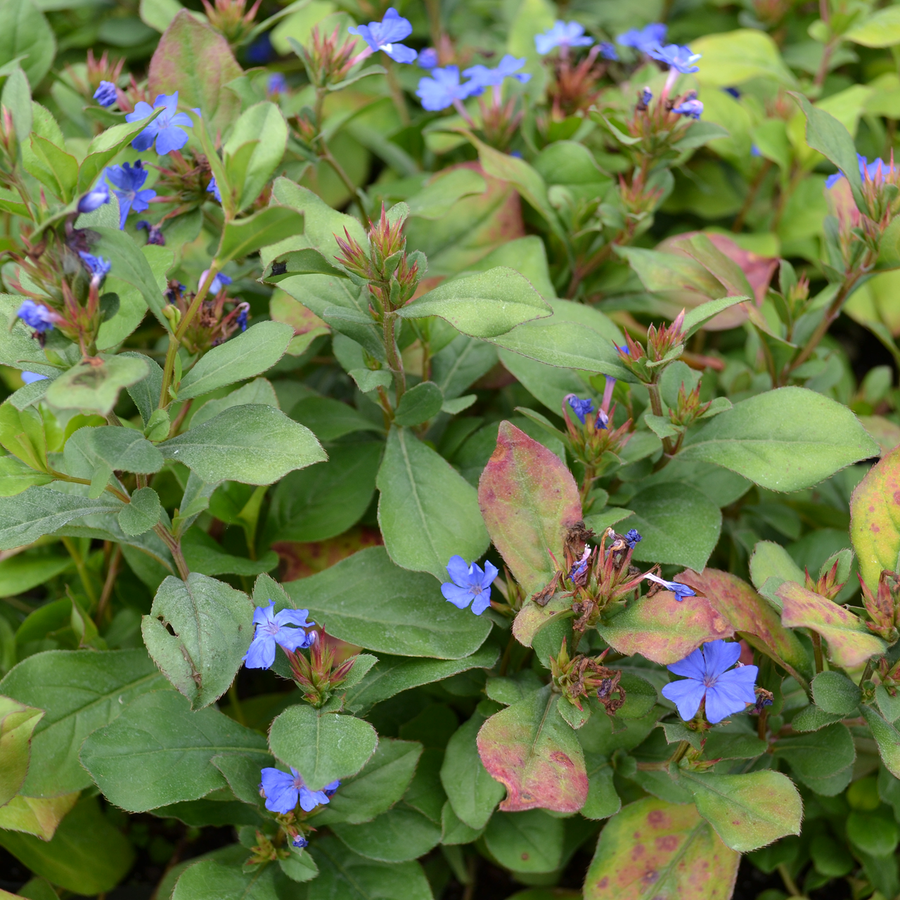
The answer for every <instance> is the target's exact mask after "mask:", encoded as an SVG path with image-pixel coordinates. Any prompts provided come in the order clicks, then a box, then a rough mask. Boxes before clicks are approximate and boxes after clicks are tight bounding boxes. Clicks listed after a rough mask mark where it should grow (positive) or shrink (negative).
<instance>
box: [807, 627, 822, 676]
mask: <svg viewBox="0 0 900 900" xmlns="http://www.w3.org/2000/svg"><path fill="white" fill-rule="evenodd" d="M809 636H810V637H811V638H812V645H813V656H814V657H815V662H816V674H817V675H818V674H819V672H821V671H822V670H823V669H824V668H825V660H824V659H823V657H822V638H821V637H819V635H818V634H817V633H816V632H815V631H812V630H810V632H809Z"/></svg>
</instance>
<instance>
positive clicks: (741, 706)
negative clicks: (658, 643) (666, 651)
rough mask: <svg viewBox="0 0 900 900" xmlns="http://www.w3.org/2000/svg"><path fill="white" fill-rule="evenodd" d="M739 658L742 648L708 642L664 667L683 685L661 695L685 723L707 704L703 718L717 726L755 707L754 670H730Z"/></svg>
mask: <svg viewBox="0 0 900 900" xmlns="http://www.w3.org/2000/svg"><path fill="white" fill-rule="evenodd" d="M740 655H741V645H740V644H737V643H727V642H726V641H710V642H709V643H706V644H704V645H703V646H702V647H700V648H698V649H697V650H694V652H693V653H691V654H690V655H689V656H686V657H685V658H684V659H682V660H681V661H680V662H677V663H673V664H672V665H671V666H667V668H668V670H669V671H670V672H673V673H674V674H675V675H683V676H684V681H671V682H669V683H668V684H667V685H665V687H663V689H662V695H663V697H665V698H666V699H667V700H671V701H672V702H673V703H674V704H675V706H676V707H677V708H678V715H679V716H681V718H682V719H684V720H685V722H688V721H690V720H691V719H693V718H694V716H695V715H697V710H699V709H700V704H701V703H703V701H704V700H705V701H706V707H705V709H706V718H707V721H708V722H710V723H711V724H712V725H716V724H717V723H719V722H721V721H722V720H723V719H725V718H726V717H728V716H730V715H732V714H734V713H739V712H743V711H744V710H745V709H746V707H747V704H748V703H756V691H755V690H754V686H755V684H756V677H757V675H758V674H759V669H758V668H757V667H756V666H740V667H738V668H737V669H732V668H731V667H732V666H733V665H734V664H735V663H736V662H737V661H738V657H740Z"/></svg>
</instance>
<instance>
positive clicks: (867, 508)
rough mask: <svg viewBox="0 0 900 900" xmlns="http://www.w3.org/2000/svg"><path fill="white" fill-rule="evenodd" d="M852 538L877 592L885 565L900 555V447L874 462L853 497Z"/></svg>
mask: <svg viewBox="0 0 900 900" xmlns="http://www.w3.org/2000/svg"><path fill="white" fill-rule="evenodd" d="M850 539H851V540H852V541H853V549H854V550H855V551H856V556H857V558H858V559H859V571H860V574H861V575H862V577H863V581H865V583H866V584H867V585H868V587H869V589H870V590H871V591H872V592H873V593H874V592H875V591H876V590H877V587H878V577H879V576H880V575H881V571H882V569H888V570H889V571H892V572H893V571H896V570H897V558H898V555H900V447H895V448H894V449H893V450H891V452H890V453H888V454H887V455H886V456H884V457H883V458H882V459H881V462H879V463H878V464H877V465H875V466H873V467H872V468H871V469H870V470H869V472H868V474H867V475H866V477H865V478H863V480H862V481H861V482H860V483H859V484H858V485H857V487H856V490H855V491H853V495H852V496H851V497H850Z"/></svg>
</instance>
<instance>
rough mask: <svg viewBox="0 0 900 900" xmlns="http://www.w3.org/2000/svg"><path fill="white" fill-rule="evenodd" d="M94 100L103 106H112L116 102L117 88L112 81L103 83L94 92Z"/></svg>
mask: <svg viewBox="0 0 900 900" xmlns="http://www.w3.org/2000/svg"><path fill="white" fill-rule="evenodd" d="M94 99H95V100H96V101H97V102H98V103H99V104H100V105H101V106H112V105H113V103H115V102H116V86H115V85H114V84H113V83H112V82H111V81H101V82H100V87H98V88H97V90H96V91H94Z"/></svg>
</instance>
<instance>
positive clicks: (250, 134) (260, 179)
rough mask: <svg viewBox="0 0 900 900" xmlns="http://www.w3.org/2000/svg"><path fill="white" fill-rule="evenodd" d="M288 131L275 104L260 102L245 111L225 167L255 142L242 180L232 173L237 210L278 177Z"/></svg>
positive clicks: (228, 145)
mask: <svg viewBox="0 0 900 900" xmlns="http://www.w3.org/2000/svg"><path fill="white" fill-rule="evenodd" d="M287 136H288V129H287V123H286V122H285V121H284V115H283V114H282V112H281V110H280V109H279V108H278V107H277V106H276V105H275V104H274V103H268V102H266V103H257V104H256V105H255V106H251V107H250V108H249V109H248V110H247V111H246V112H244V113H243V114H242V115H241V116H240V118H239V119H238V120H237V122H235V123H234V127H233V129H232V131H231V134H230V135H229V136H228V140H227V141H226V142H225V146H224V147H223V148H222V149H223V150H224V153H225V167H226V169H227V168H228V166H229V163H230V161H231V159H232V158H233V157H235V156H236V155H237V153H238V150H239V148H240V147H242V146H244V145H246V144H248V143H250V142H253V144H254V146H253V151H252V153H251V155H250V157H249V159H247V160H246V163H245V165H244V166H242V168H243V172H241V173H240V177H234V175H235V174H236V173H232V172H231V171H229V179H228V180H229V182H230V183H231V184H233V185H238V186H239V187H240V192H241V193H240V197H238V198H237V200H238V202H237V206H236V209H237V210H238V211H240V210H242V209H244V208H245V207H247V206H249V205H250V204H251V203H252V202H253V201H254V200H255V199H256V198H257V197H258V196H259V194H260V191H262V189H263V188H264V187H265V185H266V183H267V182H268V180H269V179H270V178H271V177H272V175H274V174H275V170H276V169H277V168H278V165H279V163H280V162H281V158H282V156H284V150H285V147H286V146H287Z"/></svg>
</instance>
